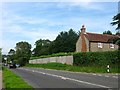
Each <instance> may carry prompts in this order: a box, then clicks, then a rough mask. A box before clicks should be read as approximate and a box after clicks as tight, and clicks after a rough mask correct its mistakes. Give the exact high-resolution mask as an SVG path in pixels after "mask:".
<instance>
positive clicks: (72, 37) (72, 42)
mask: <svg viewBox="0 0 120 90" xmlns="http://www.w3.org/2000/svg"><path fill="white" fill-rule="evenodd" d="M77 39H78V34H77V33H76V32H75V31H73V29H70V30H69V31H68V32H66V31H65V32H63V31H62V32H60V34H59V35H58V36H57V37H56V39H55V41H54V49H55V50H54V53H59V52H74V51H75V46H76V41H77Z"/></svg>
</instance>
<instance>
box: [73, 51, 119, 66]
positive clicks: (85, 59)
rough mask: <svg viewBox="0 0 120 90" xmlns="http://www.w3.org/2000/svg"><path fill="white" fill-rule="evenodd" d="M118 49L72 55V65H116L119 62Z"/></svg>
mask: <svg viewBox="0 0 120 90" xmlns="http://www.w3.org/2000/svg"><path fill="white" fill-rule="evenodd" d="M119 56H120V51H106V52H81V53H75V54H74V55H73V58H74V59H73V60H74V61H73V64H74V65H78V66H79V65H99V66H106V65H108V64H109V65H113V64H114V65H118V64H120V58H119Z"/></svg>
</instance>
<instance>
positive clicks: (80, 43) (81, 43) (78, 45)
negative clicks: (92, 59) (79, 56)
mask: <svg viewBox="0 0 120 90" xmlns="http://www.w3.org/2000/svg"><path fill="white" fill-rule="evenodd" d="M83 38H84V39H85V41H84V40H83ZM82 40H83V41H82ZM82 46H83V48H82ZM83 49H85V51H86V52H89V41H88V39H87V38H86V37H85V36H83V37H82V36H80V37H79V39H78V41H77V43H76V52H83V51H82V50H83Z"/></svg>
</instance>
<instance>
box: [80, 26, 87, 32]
mask: <svg viewBox="0 0 120 90" xmlns="http://www.w3.org/2000/svg"><path fill="white" fill-rule="evenodd" d="M81 34H86V28H85V26H84V25H82V28H81Z"/></svg>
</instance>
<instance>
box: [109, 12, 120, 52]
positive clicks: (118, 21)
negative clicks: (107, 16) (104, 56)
mask: <svg viewBox="0 0 120 90" xmlns="http://www.w3.org/2000/svg"><path fill="white" fill-rule="evenodd" d="M111 24H112V25H117V28H116V30H118V33H120V13H118V14H117V15H115V16H114V17H113V22H112V23H111ZM119 35H120V34H119ZM113 42H114V43H116V44H117V45H118V47H119V48H118V50H120V37H119V38H114V39H113Z"/></svg>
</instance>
